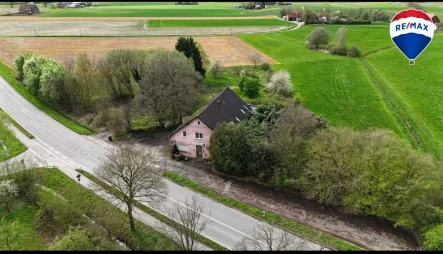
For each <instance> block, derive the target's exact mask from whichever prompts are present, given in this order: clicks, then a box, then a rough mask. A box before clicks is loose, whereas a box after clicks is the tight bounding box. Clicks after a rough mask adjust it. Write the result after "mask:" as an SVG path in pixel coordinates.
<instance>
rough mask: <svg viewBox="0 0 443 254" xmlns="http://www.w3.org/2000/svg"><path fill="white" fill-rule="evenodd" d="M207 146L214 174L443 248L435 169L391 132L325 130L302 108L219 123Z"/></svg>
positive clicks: (442, 197)
mask: <svg viewBox="0 0 443 254" xmlns="http://www.w3.org/2000/svg"><path fill="white" fill-rule="evenodd" d="M210 144H211V145H210V147H209V150H210V153H211V161H212V166H213V167H214V169H215V170H216V171H217V172H219V173H222V174H224V175H228V176H235V177H254V178H256V179H257V180H258V181H260V182H261V183H263V184H266V185H271V186H274V187H276V188H278V189H283V190H290V191H295V192H297V193H300V194H301V195H302V196H304V197H306V198H309V199H312V200H316V201H318V202H319V203H321V204H325V205H330V206H334V207H342V208H345V209H346V210H347V211H348V212H351V213H355V214H368V215H375V216H378V217H381V218H385V219H387V220H389V221H391V222H392V223H393V224H394V225H395V226H401V227H404V228H407V229H410V230H412V231H414V232H415V233H416V234H417V235H419V237H418V238H419V240H420V241H422V240H423V241H424V246H425V247H426V248H428V249H432V248H436V247H435V246H440V247H441V246H442V244H443V240H438V235H441V233H442V231H441V228H442V227H441V225H442V223H443V210H442V205H443V192H442V190H441V189H440V182H439V177H438V173H439V170H438V167H439V163H437V162H435V161H434V159H433V158H432V157H431V156H430V155H428V154H425V153H424V152H421V151H417V150H415V149H413V148H412V146H411V145H410V144H409V143H407V142H406V141H404V140H402V139H401V138H399V137H398V136H396V135H395V134H394V133H393V132H391V131H388V130H380V129H369V130H364V131H355V130H353V129H351V128H345V127H330V126H329V125H328V123H327V122H326V121H325V120H323V119H322V118H320V117H318V116H316V115H315V114H313V113H312V112H310V111H308V110H307V109H305V108H303V107H302V106H301V105H298V104H296V105H293V106H289V107H283V106H281V105H279V104H273V105H262V106H260V107H259V108H258V109H257V114H255V115H253V116H252V117H251V118H250V119H249V120H246V121H243V122H240V123H239V124H236V125H233V124H227V123H221V124H219V125H218V126H217V127H216V128H215V130H214V132H213V134H212V136H211V140H210ZM439 225H440V226H439ZM431 242H432V245H431ZM430 246H434V247H430Z"/></svg>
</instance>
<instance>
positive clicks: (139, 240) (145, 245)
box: [41, 168, 178, 250]
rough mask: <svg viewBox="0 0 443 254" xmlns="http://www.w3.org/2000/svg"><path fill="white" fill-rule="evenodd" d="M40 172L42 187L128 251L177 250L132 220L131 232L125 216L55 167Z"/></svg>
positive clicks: (161, 235)
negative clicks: (88, 218)
mask: <svg viewBox="0 0 443 254" xmlns="http://www.w3.org/2000/svg"><path fill="white" fill-rule="evenodd" d="M41 170H43V182H42V184H43V185H44V186H46V187H48V188H50V189H52V190H53V191H55V192H56V193H57V194H59V195H60V196H62V197H64V198H65V199H66V200H68V201H69V202H70V203H71V204H72V205H73V206H74V207H76V208H77V210H78V211H79V212H81V213H83V214H86V215H87V216H88V217H90V218H91V219H92V220H94V221H95V222H96V223H98V224H99V225H100V226H102V227H103V228H105V229H106V230H107V231H108V232H109V233H110V234H112V235H113V236H114V237H115V238H117V239H118V240H119V241H121V242H123V243H125V244H126V245H127V246H128V247H129V248H130V249H131V250H178V248H177V246H176V245H175V243H174V242H173V240H172V239H170V238H169V237H167V236H166V235H164V234H161V233H160V232H157V231H155V230H154V229H152V228H151V227H149V226H147V225H145V224H143V223H142V222H140V221H138V220H136V221H135V226H136V228H137V231H136V232H135V233H133V232H131V230H130V227H129V221H128V217H127V215H126V213H124V212H123V211H122V210H120V209H119V208H117V207H115V206H114V205H112V204H111V203H110V202H109V201H107V200H105V199H103V198H102V197H100V196H98V195H96V194H95V193H93V192H92V191H90V190H88V189H86V188H84V187H83V186H81V185H80V184H78V183H77V182H75V181H74V180H72V179H70V178H68V177H67V176H66V175H65V174H63V173H62V172H61V171H59V170H58V169H56V168H48V169H41Z"/></svg>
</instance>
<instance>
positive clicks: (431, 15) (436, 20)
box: [428, 13, 440, 24]
mask: <svg viewBox="0 0 443 254" xmlns="http://www.w3.org/2000/svg"><path fill="white" fill-rule="evenodd" d="M428 16H429V18H430V19H431V20H432V23H434V24H438V23H440V19H438V17H437V16H436V15H434V14H430V13H428Z"/></svg>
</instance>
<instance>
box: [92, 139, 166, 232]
mask: <svg viewBox="0 0 443 254" xmlns="http://www.w3.org/2000/svg"><path fill="white" fill-rule="evenodd" d="M154 161H155V157H154V155H153V153H152V152H151V151H146V150H142V149H137V148H132V147H123V148H122V149H120V150H118V149H114V150H112V151H111V152H110V153H109V154H108V155H107V157H106V159H102V163H103V164H102V165H101V166H100V167H98V168H96V169H94V172H95V174H96V175H97V176H98V177H99V178H100V179H101V180H103V181H104V182H105V183H107V184H109V185H110V186H111V187H113V188H112V189H111V190H106V191H107V192H108V193H109V194H111V195H112V197H115V198H116V199H118V200H120V201H122V202H123V203H125V204H126V206H127V209H128V211H127V214H128V218H129V224H130V226H131V230H132V231H135V230H136V229H135V224H134V217H133V215H132V211H133V205H134V202H135V201H136V199H138V200H139V201H145V202H149V203H151V204H154V205H156V204H159V203H160V202H161V201H162V200H163V199H164V194H166V193H167V187H166V184H165V182H164V181H163V179H162V178H161V177H160V176H158V175H157V174H156V173H155V170H154V165H153V162H154ZM115 192H117V194H116V195H114V194H115Z"/></svg>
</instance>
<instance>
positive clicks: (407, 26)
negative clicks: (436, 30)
mask: <svg viewBox="0 0 443 254" xmlns="http://www.w3.org/2000/svg"><path fill="white" fill-rule="evenodd" d="M405 29H420V30H423V31H428V25H425V24H423V26H422V24H421V23H415V22H408V23H407V24H406V23H402V24H401V25H396V26H395V31H400V30H405Z"/></svg>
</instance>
